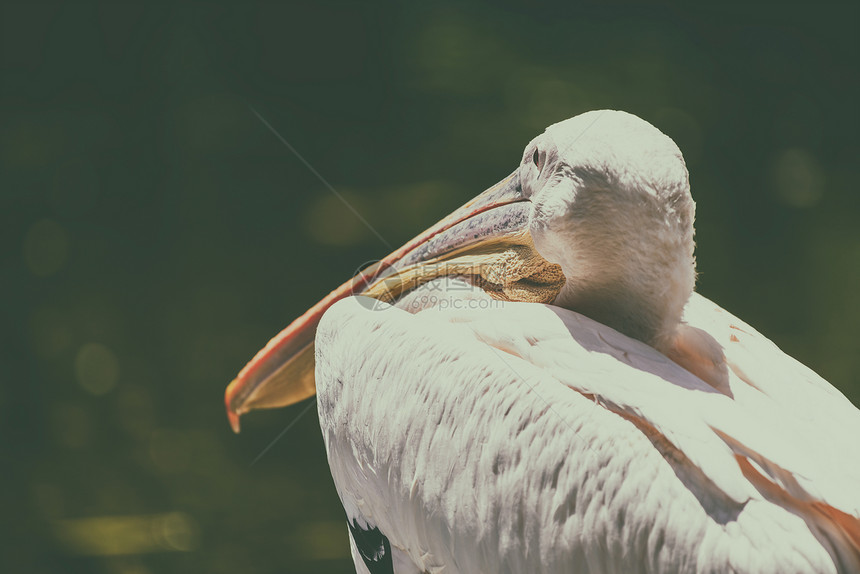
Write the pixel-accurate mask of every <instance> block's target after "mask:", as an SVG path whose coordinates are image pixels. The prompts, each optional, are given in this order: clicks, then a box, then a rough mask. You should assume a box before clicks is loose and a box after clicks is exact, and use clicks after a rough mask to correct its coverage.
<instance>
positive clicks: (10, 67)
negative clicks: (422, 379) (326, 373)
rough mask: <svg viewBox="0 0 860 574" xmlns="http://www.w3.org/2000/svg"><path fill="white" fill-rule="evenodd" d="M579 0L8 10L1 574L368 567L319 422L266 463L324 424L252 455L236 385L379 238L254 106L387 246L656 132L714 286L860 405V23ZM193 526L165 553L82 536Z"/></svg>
mask: <svg viewBox="0 0 860 574" xmlns="http://www.w3.org/2000/svg"><path fill="white" fill-rule="evenodd" d="M570 4H572V3H566V4H565V6H552V5H545V4H534V5H530V4H527V3H522V2H520V3H509V4H504V5H500V4H492V5H491V4H486V5H477V4H474V5H469V6H467V7H462V6H461V7H457V6H454V5H448V4H438V3H436V4H433V5H432V6H429V5H425V6H418V5H417V4H416V5H409V6H402V5H399V4H393V3H392V4H372V5H365V4H358V3H356V4H353V3H345V2H344V3H326V4H321V3H303V4H299V5H287V4H283V5H274V4H273V5H251V4H245V5H241V6H235V7H229V6H225V5H222V4H219V5H218V6H209V5H203V4H201V5H197V6H194V7H185V8H172V9H168V8H164V7H145V6H142V5H141V6H138V7H134V6H133V5H124V6H116V5H113V4H111V3H105V4H103V5H93V4H86V5H83V4H79V5H77V6H75V7H65V8H58V7H50V6H46V5H33V4H28V5H18V6H16V5H10V4H5V5H4V8H3V11H2V46H3V48H2V50H3V51H2V86H0V98H2V99H0V103H2V119H1V120H0V121H2V123H0V162H2V163H0V166H2V167H0V170H2V181H0V184H2V190H1V191H0V194H2V211H0V214H2V215H0V217H2V220H0V224H2V226H0V235H2V244H0V249H2V252H0V253H2V268H0V293H2V297H3V305H2V325H3V330H2V336H3V341H2V351H0V352H2V356H3V383H2V388H0V430H2V437H0V445H2V447H1V448H2V451H0V454H2V461H3V467H2V468H3V470H2V475H0V487H2V488H0V492H2V494H0V501H2V508H0V513H2V517H3V518H2V521H3V522H2V525H3V526H2V532H0V540H2V543H0V544H2V548H0V569H2V570H3V571H4V572H23V571H26V572H33V573H39V572H73V571H80V572H107V573H123V574H142V573H150V572H151V573H156V572H158V573H161V572H195V571H197V572H229V573H231V574H235V573H237V572H242V573H245V572H248V573H251V572H278V571H281V572H329V571H330V572H348V571H350V569H351V564H350V562H348V559H347V558H346V528H345V526H344V525H343V522H342V515H341V510H340V506H339V503H338V500H337V496H336V493H335V491H334V488H333V486H332V483H331V479H330V477H329V474H328V469H327V466H326V463H325V454H324V449H323V444H322V441H321V437H320V433H319V429H318V424H317V421H316V420H315V414H313V411H312V413H311V414H308V416H306V417H305V418H303V419H302V420H301V421H300V422H299V423H297V424H296V426H295V427H294V428H292V429H291V430H290V431H289V432H288V433H287V434H286V435H285V436H284V438H283V439H282V440H280V441H279V442H277V443H276V444H275V446H274V447H273V448H272V449H271V450H270V451H269V452H268V453H267V454H266V455H265V456H264V457H263V458H262V459H261V460H260V461H259V462H257V463H256V464H255V465H253V466H252V465H251V462H252V461H253V460H254V458H255V457H256V456H257V455H258V454H259V453H260V452H261V451H262V450H263V448H264V447H265V446H266V445H267V444H268V443H269V442H270V441H271V440H272V439H273V438H274V437H275V436H276V435H277V434H278V433H279V432H280V431H281V430H282V429H283V428H284V427H285V426H286V425H287V424H289V422H290V421H292V420H293V419H294V418H295V417H296V415H297V414H298V413H299V412H301V410H302V409H303V408H304V405H297V406H294V407H291V408H288V409H284V410H280V411H273V412H266V413H260V414H255V415H251V416H249V417H247V418H246V419H245V421H244V423H245V425H244V426H245V428H244V432H243V433H242V434H241V435H239V436H234V435H233V434H232V433H231V432H230V430H229V428H228V425H227V421H226V419H225V417H224V408H223V400H222V393H223V390H224V387H225V385H226V383H227V382H228V381H229V380H230V379H231V378H232V377H233V375H234V374H235V373H236V372H237V371H238V370H239V369H240V368H241V367H242V366H243V365H244V363H245V362H246V361H247V360H248V359H249V358H250V357H251V356H252V355H253V353H254V352H255V351H256V350H257V349H258V348H259V347H260V346H262V345H263V344H264V343H265V342H266V341H267V340H268V338H269V337H270V336H272V335H274V334H275V333H276V332H277V331H278V330H279V329H280V328H281V327H283V326H285V325H286V324H287V323H288V322H289V321H290V320H291V319H293V318H294V317H295V316H297V315H298V314H299V313H301V312H302V311H303V310H304V309H305V308H307V307H308V306H309V305H310V304H312V303H313V302H315V301H316V300H317V299H318V298H319V297H321V296H322V295H324V294H326V293H327V292H328V291H329V290H330V289H331V288H333V287H334V286H336V285H337V284H339V283H340V282H341V281H343V280H344V279H346V278H347V277H349V276H350V275H351V274H352V273H353V271H354V270H355V269H356V268H357V267H358V266H359V265H361V264H362V263H364V262H366V261H368V260H370V259H373V258H378V257H380V256H381V255H383V254H384V253H385V252H386V251H387V248H386V247H385V245H384V244H383V243H382V242H381V241H380V240H379V239H377V238H376V237H375V236H374V235H373V234H372V233H370V232H369V231H368V230H367V229H366V228H365V227H364V226H363V225H362V224H361V223H360V222H359V221H358V220H357V219H356V218H355V216H354V215H352V214H351V213H349V211H347V210H346V209H345V208H343V207H342V205H341V204H340V203H339V202H338V201H337V200H336V199H335V198H333V196H332V194H331V193H330V192H329V191H328V190H327V189H326V188H325V186H323V185H322V184H321V183H320V182H319V181H318V180H317V179H316V178H315V176H314V175H313V174H312V173H311V172H310V171H309V170H308V169H307V168H306V167H305V166H304V165H303V164H302V163H301V162H300V161H299V160H297V159H296V157H294V156H293V155H292V154H291V152H290V151H289V150H288V149H287V148H286V147H285V146H284V145H283V144H282V143H281V142H279V141H278V139H277V138H276V137H275V136H274V135H273V134H272V133H271V132H270V131H269V130H268V129H267V128H266V127H265V126H264V125H263V123H261V121H260V120H259V119H258V118H257V117H256V116H255V115H254V113H253V112H252V111H251V107H252V106H253V108H255V109H256V110H258V111H259V113H260V114H261V115H262V116H264V117H265V118H266V119H267V120H268V121H269V122H270V123H271V124H272V125H273V126H274V127H275V128H276V129H277V130H278V131H279V132H280V133H281V134H282V135H283V137H284V138H286V140H287V141H289V142H290V143H291V144H292V145H293V146H295V148H296V149H298V151H299V152H300V153H301V154H303V156H304V157H305V158H306V159H307V161H308V162H309V163H310V164H311V165H313V166H314V167H315V168H316V169H317V170H318V171H319V172H320V173H321V174H322V175H323V177H324V178H326V179H327V180H328V181H329V182H330V183H331V184H332V185H333V186H334V187H335V188H336V189H338V190H339V191H341V192H342V193H343V194H344V195H345V196H346V197H347V198H348V199H349V200H350V202H351V203H353V205H355V207H356V208H357V209H358V210H359V211H360V212H361V213H362V214H363V216H364V217H365V218H366V219H367V220H368V221H369V222H370V223H371V224H372V225H373V227H374V228H376V229H378V230H379V232H380V234H382V235H383V237H385V239H386V240H387V241H389V242H390V243H391V244H395V245H396V244H399V243H400V242H402V241H404V240H406V239H408V238H409V237H410V236H411V235H413V234H415V233H416V232H417V231H419V230H421V229H423V228H424V227H426V226H427V225H429V224H431V223H432V222H434V221H435V220H436V219H437V218H438V217H439V216H441V215H443V214H445V213H446V212H447V211H449V210H450V209H452V208H453V207H455V206H457V205H459V204H460V203H462V202H463V201H465V200H466V199H468V198H469V197H471V196H472V195H474V194H475V193H477V192H478V191H480V190H482V189H483V188H485V187H486V186H488V185H489V184H491V183H494V182H495V181H497V180H498V179H500V178H501V177H502V176H504V175H506V174H508V173H509V172H510V171H511V170H512V169H513V168H514V167H515V166H516V164H517V162H518V160H519V157H520V154H521V150H522V148H523V146H524V145H525V144H526V143H527V142H528V141H529V139H530V138H532V137H533V136H534V135H536V134H537V133H539V132H540V131H542V129H543V128H544V127H545V126H546V125H548V124H550V123H553V122H556V121H559V120H561V119H564V118H567V117H570V116H573V115H576V114H578V113H580V112H583V111H586V110H589V109H595V108H619V109H624V110H627V111H630V112H633V113H635V114H638V115H639V116H641V117H643V118H645V119H647V120H649V121H651V122H652V123H654V124H655V125H656V126H657V127H659V128H660V129H662V130H663V131H664V132H666V133H668V134H669V135H671V136H672V137H673V138H675V140H676V141H677V142H678V144H679V145H680V147H681V149H682V150H683V152H684V154H685V156H686V158H687V163H688V167H689V169H690V172H691V179H692V187H693V195H694V197H695V199H696V201H697V204H698V223H697V228H698V235H697V240H698V262H699V270H700V276H699V290H700V292H702V293H703V294H705V295H706V296H708V297H711V298H713V299H714V300H715V301H717V302H718V303H720V304H721V305H723V306H724V307H726V308H727V309H729V310H730V311H732V312H734V313H736V314H738V315H740V316H741V317H742V318H744V319H745V320H747V321H748V322H750V323H751V324H752V325H754V326H756V327H757V328H759V329H760V330H761V331H762V332H763V333H765V334H766V335H767V336H768V337H770V338H772V339H773V340H774V341H775V342H776V343H777V344H779V345H780V346H781V347H782V348H783V349H784V350H786V351H787V352H788V353H790V354H792V355H793V356H795V357H797V358H798V359H799V360H801V361H802V362H804V363H806V364H808V365H810V366H811V367H812V368H814V369H815V370H816V371H817V372H819V373H820V374H822V375H823V376H824V377H825V378H827V379H828V380H830V381H831V382H832V383H833V384H834V385H836V386H837V387H838V388H840V389H842V390H843V391H844V392H845V393H846V394H847V395H848V396H849V397H850V398H851V399H852V400H853V401H854V402H855V404H856V403H857V402H858V401H860V353H858V350H860V328H858V325H860V298H858V291H860V226H858V216H860V195H858V193H857V183H856V182H857V181H858V177H860V168H858V166H860V147H858V142H857V134H858V129H860V122H858V102H860V90H858V87H860V85H858V54H860V50H858V40H857V37H858V35H857V34H856V30H855V28H856V24H857V14H856V13H854V12H852V11H851V9H850V8H848V6H849V5H848V4H847V3H846V4H845V7H844V8H839V9H824V8H822V7H820V6H815V7H813V9H812V10H804V9H796V10H795V9H790V8H785V7H782V8H780V9H779V10H778V11H774V10H766V11H765V10H760V11H756V10H753V9H751V8H737V9H734V10H728V11H727V10H725V9H723V10H716V9H713V10H703V11H699V12H695V13H687V14H678V13H675V12H671V11H669V10H668V9H663V8H653V9H649V10H643V9H632V8H624V9H622V8H617V9H614V10H609V9H602V10H594V9H583V8H575V7H573V6H572V5H570ZM715 5H716V4H715ZM502 6H504V7H502ZM847 455H852V456H856V455H857V453H847ZM174 512H176V513H181V514H180V515H178V516H180V519H179V526H177V527H176V528H174V530H176V529H177V528H178V531H175V532H173V535H172V537H168V538H167V543H165V542H164V540H163V538H164V537H163V536H162V538H158V536H157V535H156V534H152V533H149V534H147V533H146V532H143V534H141V533H140V532H137V534H139V535H142V536H144V538H146V536H149V537H150V538H149V539H152V540H156V542H157V544H156V542H153V544H155V545H156V546H158V544H161V546H160V547H158V548H160V549H161V550H162V551H158V552H152V553H136V552H134V553H131V554H120V555H116V556H92V555H89V554H91V553H92V551H91V550H87V548H86V547H85V546H82V545H81V544H79V543H75V542H74V541H71V542H70V541H69V539H68V538H64V536H65V535H64V534H63V532H66V530H64V529H68V528H74V527H75V526H74V525H76V524H77V525H78V527H80V528H84V530H86V528H85V527H81V526H80V525H81V524H86V523H81V522H76V521H78V520H79V519H82V518H88V517H128V516H139V517H142V518H141V520H144V521H146V520H150V518H147V517H150V516H151V515H153V514H155V515H160V514H163V513H174ZM174 516H176V515H174ZM153 520H156V521H157V520H158V519H157V518H156V519H153ZM69 521H71V522H69ZM105 524H109V525H110V524H114V525H115V526H116V524H119V522H117V523H113V522H110V520H109V519H108V520H107V522H105ZM153 524H156V522H153ZM70 525H72V526H70ZM116 528H119V527H118V526H116ZM132 530H134V528H132ZM138 530H139V528H138ZM144 530H145V529H144ZM135 532H136V531H135ZM135 532H132V533H131V534H129V533H128V532H126V533H125V534H123V533H122V532H120V531H119V530H116V529H113V530H111V529H109V532H108V533H107V534H105V536H104V538H105V539H106V540H108V539H109V540H108V542H110V540H113V539H112V538H111V537H112V536H113V537H118V538H121V539H123V540H124V538H123V536H125V537H128V536H132V537H133V536H134V535H136V534H135ZM177 532H178V533H177ZM149 539H147V540H149ZM159 540H160V541H161V542H158V541H159ZM120 542H122V540H120ZM158 548H156V549H158ZM170 548H172V549H173V551H169V549H170Z"/></svg>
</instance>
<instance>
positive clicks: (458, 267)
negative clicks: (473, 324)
mask: <svg viewBox="0 0 860 574" xmlns="http://www.w3.org/2000/svg"><path fill="white" fill-rule="evenodd" d="M530 206H531V204H530V203H529V202H528V200H527V199H526V198H525V197H524V196H523V193H522V188H521V186H520V178H519V172H518V171H515V172H514V173H512V174H511V175H510V176H508V177H506V178H505V179H503V180H502V181H500V182H499V183H497V184H496V185H494V186H493V187H491V188H490V189H488V190H486V191H485V192H483V193H482V194H480V195H479V196H477V197H476V198H475V199H473V200H472V201H470V202H468V203H467V204H465V205H464V206H463V207H461V208H459V209H457V210H456V211H454V212H453V213H452V214H450V215H449V216H448V217H446V218H444V219H443V220H441V221H440V222H439V223H437V224H436V225H434V226H433V227H431V228H429V229H427V230H426V231H424V232H423V233H421V234H420V235H418V236H417V237H415V238H414V239H412V240H411V241H409V242H408V243H406V244H405V245H404V246H403V247H401V248H400V249H398V250H396V251H394V252H393V253H391V254H390V255H388V256H387V257H385V258H384V259H382V260H381V261H379V262H378V263H377V264H375V265H373V266H371V267H370V268H368V269H365V270H364V271H362V272H361V273H359V274H358V275H357V276H355V277H353V278H352V279H350V280H349V281H347V282H346V283H344V284H343V285H341V286H340V287H338V288H337V289H335V290H334V291H332V292H331V293H329V294H328V295H327V296H326V297H325V298H324V299H323V300H322V301H320V302H319V303H317V304H316V305H314V306H313V307H311V308H310V309H309V310H308V311H307V312H306V313H305V314H304V315H302V316H301V317H299V318H298V319H296V320H295V321H293V322H292V323H291V324H290V325H289V326H288V327H287V328H285V329H284V330H283V331H281V332H280V333H279V334H278V335H277V336H276V337H275V338H273V339H272V340H271V341H269V342H268V343H267V344H266V346H265V347H264V348H263V349H262V350H260V351H259V352H258V353H257V354H256V355H255V356H254V358H253V359H251V361H250V362H249V363H248V364H247V365H245V368H243V369H242V370H241V371H240V372H239V374H238V375H237V376H236V378H235V379H233V381H232V382H231V383H230V385H229V386H228V387H227V391H226V393H225V397H224V399H225V403H226V405H227V417H228V418H229V420H230V425H231V426H232V427H233V430H234V431H235V432H239V417H240V416H241V415H242V414H244V413H246V412H248V411H250V410H254V409H261V408H274V407H283V406H287V405H291V404H293V403H296V402H298V401H301V400H303V399H306V398H308V397H312V396H313V395H314V394H316V388H315V385H314V349H313V343H314V335H315V334H316V328H317V325H318V324H319V322H320V319H321V318H322V315H323V313H325V311H326V310H327V309H328V308H329V307H331V306H332V305H333V304H334V303H335V302H336V301H338V300H340V299H343V298H344V297H347V296H349V295H353V294H363V295H368V296H370V297H375V298H377V299H380V300H384V301H386V302H396V300H397V299H398V298H399V297H400V296H401V295H403V294H405V293H407V292H408V291H410V290H412V289H414V288H416V287H419V286H420V285H422V284H423V283H426V282H428V281H432V280H433V279H436V278H439V277H442V276H447V275H457V276H467V277H471V279H472V282H473V283H474V284H475V285H477V286H479V287H481V288H483V289H484V290H485V291H486V292H487V293H489V294H490V295H491V296H493V297H495V298H497V299H503V300H530V301H542V302H552V300H553V299H555V296H556V295H557V294H558V292H559V290H560V289H561V287H562V285H563V284H564V275H563V274H562V272H561V268H560V267H558V266H557V265H553V264H551V263H548V262H547V261H545V260H544V259H543V258H541V257H540V255H538V254H537V251H536V250H535V249H534V244H533V243H532V241H531V236H530V235H529V233H528V217H529V209H530Z"/></svg>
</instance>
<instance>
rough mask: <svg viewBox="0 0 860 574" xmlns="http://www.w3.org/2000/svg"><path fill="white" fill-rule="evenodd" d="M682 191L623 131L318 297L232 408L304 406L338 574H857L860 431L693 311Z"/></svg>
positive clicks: (583, 129)
mask: <svg viewBox="0 0 860 574" xmlns="http://www.w3.org/2000/svg"><path fill="white" fill-rule="evenodd" d="M694 211H695V205H694V202H693V199H692V197H691V195H690V186H689V179H688V173H687V169H686V166H685V163H684V160H683V156H682V154H681V152H680V151H679V149H678V147H677V146H676V145H675V143H674V142H673V141H672V140H671V139H670V138H669V137H667V136H666V135H664V134H663V133H661V132H660V131H659V130H658V129H657V128H655V127H654V126H652V125H651V124H649V123H647V122H646V121H644V120H642V119H640V118H638V117H636V116H634V115H631V114H628V113H624V112H620V111H611V110H601V111H593V112H588V113H585V114H582V115H579V116H576V117H574V118H571V119H568V120H566V121H563V122H560V123H557V124H554V125H552V126H550V127H548V128H547V129H546V131H545V132H544V133H543V134H541V135H539V136H538V137H536V138H535V139H534V140H532V141H531V142H530V143H529V144H528V145H527V146H526V148H525V151H524V153H523V157H522V161H521V163H520V165H519V167H518V168H517V169H516V171H514V172H513V173H512V174H511V175H510V176H508V177H507V178H505V179H503V180H502V181H501V182H500V183H498V184H497V185H495V186H493V187H491V188H490V189H488V190H487V191H486V192H484V193H482V194H481V195H479V196H478V197H476V198H475V199H474V200H472V201H471V202H469V203H467V204H466V205H464V206H463V207H462V208H460V209H458V210H457V211H455V212H454V213H452V214H451V215H450V216H449V217H447V218H445V219H443V220H442V221H440V222H439V223H438V224H437V225H435V226H433V227H431V228H430V229H428V230H427V231H426V232H424V233H422V234H421V235H419V236H418V237H416V238H415V239H413V240H412V241H410V242H409V243H407V244H406V245H404V246H403V247H402V248H401V249H399V250H397V251H395V252H394V253H392V254H391V255H390V256H388V257H386V258H385V259H383V260H381V261H380V262H379V263H378V264H377V265H375V266H373V267H372V268H370V269H368V270H366V271H365V272H363V273H360V274H359V275H358V276H357V277H356V278H354V279H352V280H350V281H348V282H347V283H345V284H344V285H342V286H341V287H340V288H338V289H337V290H335V291H334V292H332V293H331V294H330V295H329V296H328V297H326V298H325V299H323V300H322V301H321V302H320V303H319V304H317V305H316V306H315V307H313V308H312V309H311V310H309V311H308V312H307V313H306V314H305V315H303V316H302V317H300V318H299V319H297V320H296V321H295V322H294V323H293V324H291V325H290V326H288V327H287V328H286V329H285V330H284V331H282V332H281V333H280V334H279V335H278V336H277V337H275V338H274V339H273V340H272V341H271V342H270V343H269V344H268V345H266V347H265V348H264V349H263V350H261V351H260V352H259V353H258V354H257V355H256V356H255V357H254V358H253V359H252V360H251V362H250V363H249V364H248V365H247V366H246V367H245V368H244V369H243V370H242V371H241V372H240V373H239V375H238V376H237V378H236V379H235V380H234V381H233V382H232V383H231V384H230V386H229V387H228V389H227V393H226V403H227V411H228V415H229V418H230V421H231V424H232V425H233V428H234V430H237V431H238V428H239V427H238V421H239V416H240V415H241V414H243V413H245V412H248V411H250V410H253V409H256V408H270V407H277V406H283V405H287V404H292V403H294V402H296V401H298V400H302V399H304V398H306V397H309V396H311V395H313V394H314V393H316V394H317V397H318V412H319V420H320V425H321V428H322V433H323V438H324V441H325V445H326V449H327V453H328V461H329V466H330V468H331V473H332V477H333V479H334V483H335V486H336V488H337V492H338V494H339V496H340V500H341V502H342V505H343V508H344V511H345V513H346V521H347V526H348V531H349V533H350V537H349V539H350V547H351V551H352V556H353V561H354V563H355V567H356V571H357V572H361V573H368V572H369V573H371V574H379V573H383V572H386V573H391V572H397V573H405V572H408V573H419V572H432V573H439V572H444V573H445V574H453V573H459V572H511V573H513V572H525V573H551V572H552V573H556V572H590V573H591V572H607V573H608V572H860V457H858V447H857V440H858V437H860V411H858V410H857V409H856V408H855V407H854V406H853V405H852V404H851V403H850V402H849V401H848V400H847V399H846V398H845V397H844V396H843V395H842V394H841V393H840V392H839V391H837V390H836V389H835V388H834V387H833V386H831V385H830V384H828V383H827V382H826V381H824V380H823V379H822V378H820V377H819V376H818V375H816V374H815V373H814V372H812V371H811V370H810V369H808V368H806V367H805V366H803V365H801V364H800V363H798V362H797V361H795V360H794V359H792V358H791V357H789V356H787V355H785V354H784V353H783V352H782V351H780V350H779V349H778V348H777V347H776V346H775V345H774V344H773V343H771V342H770V341H769V340H768V339H767V338H765V337H764V336H763V335H761V334H759V333H758V332H757V331H756V330H755V329H754V328H752V327H751V326H749V325H747V324H746V323H744V322H743V321H741V320H740V319H738V318H737V317H735V316H733V315H732V314H730V313H729V312H727V311H725V310H723V309H722V308H720V307H719V306H718V305H716V304H715V303H713V302H711V301H709V300H708V299H706V298H704V297H702V296H701V295H698V294H697V293H694V291H693V289H694V284H695V260H694V240H693V220H694Z"/></svg>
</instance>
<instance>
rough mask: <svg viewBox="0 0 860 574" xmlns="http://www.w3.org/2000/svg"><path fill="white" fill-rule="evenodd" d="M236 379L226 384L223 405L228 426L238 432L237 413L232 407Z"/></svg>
mask: <svg viewBox="0 0 860 574" xmlns="http://www.w3.org/2000/svg"><path fill="white" fill-rule="evenodd" d="M235 387H236V379H233V381H231V382H230V384H229V385H228V386H227V391H226V392H225V393H224V406H226V407H227V420H228V421H230V428H232V429H233V432H234V433H236V434H238V433H239V431H240V430H241V429H240V427H239V413H237V412H236V411H235V410H234V409H233V405H232V402H233V395H234V394H235Z"/></svg>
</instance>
